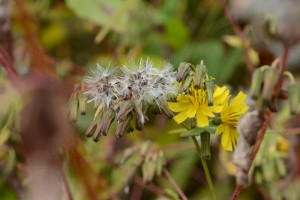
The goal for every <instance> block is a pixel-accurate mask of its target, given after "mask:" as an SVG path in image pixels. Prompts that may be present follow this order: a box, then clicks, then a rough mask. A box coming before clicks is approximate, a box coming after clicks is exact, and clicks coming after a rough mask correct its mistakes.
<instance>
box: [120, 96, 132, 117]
mask: <svg viewBox="0 0 300 200" xmlns="http://www.w3.org/2000/svg"><path fill="white" fill-rule="evenodd" d="M132 110H133V104H132V102H131V101H130V100H127V101H123V102H121V105H120V109H119V111H118V113H117V121H118V122H119V121H124V120H125V119H126V118H127V115H128V114H129V113H130V112H131V111H132Z"/></svg>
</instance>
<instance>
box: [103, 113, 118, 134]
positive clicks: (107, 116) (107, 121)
mask: <svg viewBox="0 0 300 200" xmlns="http://www.w3.org/2000/svg"><path fill="white" fill-rule="evenodd" d="M114 118H115V112H114V110H113V109H111V108H108V109H107V110H104V111H103V115H102V121H101V126H100V133H101V135H104V136H106V135H107V132H108V129H109V127H110V125H111V124H112V122H113V120H114Z"/></svg>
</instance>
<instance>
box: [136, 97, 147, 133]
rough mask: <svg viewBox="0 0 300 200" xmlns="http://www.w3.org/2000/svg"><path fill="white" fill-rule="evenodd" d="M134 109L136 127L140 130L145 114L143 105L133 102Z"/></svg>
mask: <svg viewBox="0 0 300 200" xmlns="http://www.w3.org/2000/svg"><path fill="white" fill-rule="evenodd" d="M134 110H135V113H136V129H137V130H142V128H143V126H144V124H145V116H144V113H143V107H142V104H141V103H134Z"/></svg>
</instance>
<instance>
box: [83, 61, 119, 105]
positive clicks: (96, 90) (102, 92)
mask: <svg viewBox="0 0 300 200" xmlns="http://www.w3.org/2000/svg"><path fill="white" fill-rule="evenodd" d="M116 73H118V70H117V69H116V68H110V67H108V68H104V67H102V66H101V65H99V64H98V65H97V68H96V69H91V71H90V75H88V76H85V77H84V79H83V84H84V87H85V92H84V94H85V95H86V96H87V102H88V103H90V102H94V105H95V107H98V106H100V105H102V106H106V107H109V106H110V105H111V104H112V102H113V101H114V100H115V99H116V97H117V91H116V89H115V87H116V86H117V85H118V79H116V75H115V74H116Z"/></svg>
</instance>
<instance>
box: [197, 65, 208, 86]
mask: <svg viewBox="0 0 300 200" xmlns="http://www.w3.org/2000/svg"><path fill="white" fill-rule="evenodd" d="M206 72H207V69H206V66H205V65H204V64H203V61H201V63H200V65H196V71H195V85H194V86H195V88H196V89H200V88H201V86H202V82H203V77H204V76H205V74H206Z"/></svg>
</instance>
